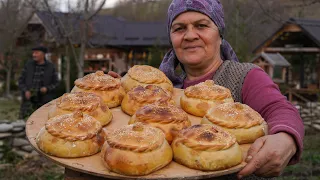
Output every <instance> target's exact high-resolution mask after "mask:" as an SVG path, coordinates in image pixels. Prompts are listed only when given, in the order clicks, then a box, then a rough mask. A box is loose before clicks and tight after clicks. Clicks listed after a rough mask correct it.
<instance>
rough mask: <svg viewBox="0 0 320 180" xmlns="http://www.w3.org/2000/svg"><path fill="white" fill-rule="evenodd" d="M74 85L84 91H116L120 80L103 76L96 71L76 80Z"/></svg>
mask: <svg viewBox="0 0 320 180" xmlns="http://www.w3.org/2000/svg"><path fill="white" fill-rule="evenodd" d="M75 85H76V86H77V87H79V88H82V89H86V90H100V91H106V90H113V89H118V88H119V87H120V85H121V82H120V79H118V78H114V77H112V76H110V75H108V74H104V72H103V71H97V72H95V73H91V74H88V75H86V76H84V77H83V78H79V79H77V80H76V81H75Z"/></svg>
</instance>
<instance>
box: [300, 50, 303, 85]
mask: <svg viewBox="0 0 320 180" xmlns="http://www.w3.org/2000/svg"><path fill="white" fill-rule="evenodd" d="M300 88H304V59H303V54H302V53H301V54H300Z"/></svg>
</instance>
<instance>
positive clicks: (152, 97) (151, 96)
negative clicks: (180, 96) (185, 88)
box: [127, 85, 171, 103]
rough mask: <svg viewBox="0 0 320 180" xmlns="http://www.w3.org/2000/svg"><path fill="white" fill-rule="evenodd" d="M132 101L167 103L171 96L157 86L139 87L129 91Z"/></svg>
mask: <svg viewBox="0 0 320 180" xmlns="http://www.w3.org/2000/svg"><path fill="white" fill-rule="evenodd" d="M127 94H128V96H129V97H130V99H132V100H135V101H138V102H150V103H151V102H155V101H156V102H165V101H169V100H171V95H170V94H168V93H166V92H165V91H164V90H163V89H162V88H160V87H159V86H155V85H147V86H146V87H142V86H137V87H135V88H133V89H132V90H131V91H129V92H128V93H127Z"/></svg>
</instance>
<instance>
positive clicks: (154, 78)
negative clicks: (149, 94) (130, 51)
mask: <svg viewBox="0 0 320 180" xmlns="http://www.w3.org/2000/svg"><path fill="white" fill-rule="evenodd" d="M121 84H122V86H123V87H124V89H125V91H126V92H128V91H130V90H131V89H133V88H135V87H137V86H139V85H140V86H143V87H144V86H147V85H150V84H151V85H156V86H159V87H161V88H162V89H164V90H166V91H167V92H170V93H172V92H173V85H172V82H171V81H170V80H169V79H168V78H167V76H166V75H165V74H164V73H163V72H162V71H160V70H159V69H156V68H154V67H152V66H148V65H135V66H133V67H132V68H130V69H129V71H128V73H127V74H126V75H125V76H124V77H123V78H122V79H121Z"/></svg>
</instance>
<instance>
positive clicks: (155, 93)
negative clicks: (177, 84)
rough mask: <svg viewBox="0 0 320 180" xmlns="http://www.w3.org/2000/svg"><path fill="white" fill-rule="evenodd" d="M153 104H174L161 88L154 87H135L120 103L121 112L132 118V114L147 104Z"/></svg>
mask: <svg viewBox="0 0 320 180" xmlns="http://www.w3.org/2000/svg"><path fill="white" fill-rule="evenodd" d="M155 102H159V103H163V102H170V103H172V104H174V101H173V100H172V99H171V95H170V94H168V93H166V91H164V90H163V89H162V88H160V87H158V86H155V85H147V86H146V87H142V86H137V87H135V88H133V89H132V90H130V91H129V92H128V93H127V94H126V95H125V96H124V98H123V101H122V103H121V108H122V111H123V112H125V113H127V114H128V115H130V116H132V115H134V113H135V112H136V111H137V110H138V109H140V108H141V107H143V106H144V105H147V104H152V103H155Z"/></svg>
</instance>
